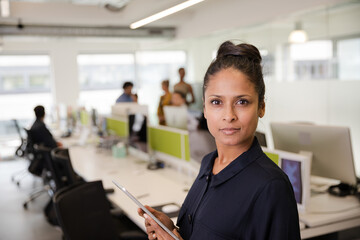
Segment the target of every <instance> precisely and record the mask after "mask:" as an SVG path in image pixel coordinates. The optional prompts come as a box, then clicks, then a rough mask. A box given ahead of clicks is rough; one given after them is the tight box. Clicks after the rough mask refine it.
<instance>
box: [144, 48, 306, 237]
mask: <svg viewBox="0 0 360 240" xmlns="http://www.w3.org/2000/svg"><path fill="white" fill-rule="evenodd" d="M260 64H261V56H260V53H259V51H258V49H257V48H256V47H254V46H252V45H250V44H244V43H243V44H239V45H234V44H233V43H231V42H229V41H227V42H224V43H223V44H222V45H221V46H220V48H219V50H218V53H217V57H216V59H215V60H214V61H213V62H212V63H211V64H210V66H209V68H208V70H207V72H206V74H205V77H204V85H203V99H204V116H205V118H206V120H207V124H208V128H209V131H210V133H211V134H212V135H213V137H214V138H215V142H216V148H217V150H216V151H214V152H212V153H209V154H208V155H206V156H205V157H204V158H203V160H202V163H201V168H200V172H199V175H198V176H197V178H196V179H195V182H194V183H193V185H192V187H191V189H190V191H189V193H188V195H187V197H186V199H185V201H184V203H183V205H182V207H181V210H180V213H179V216H178V222H177V226H178V228H176V227H175V225H174V224H173V222H172V221H171V220H170V219H169V218H168V217H167V216H166V215H165V214H164V213H162V212H158V211H155V210H154V209H152V208H150V207H148V209H149V210H150V211H151V212H152V213H153V214H154V215H155V216H156V217H158V218H159V219H160V220H161V221H162V222H163V223H164V224H165V225H166V226H167V227H168V228H169V229H170V230H172V231H173V232H174V234H176V235H177V236H178V237H179V238H181V239H186V240H189V239H191V240H198V239H207V240H209V239H210V240H211V239H252V240H265V239H274V240H285V239H286V240H293V239H296V240H298V239H300V230H299V217H298V212H297V205H296V200H295V196H294V192H293V189H292V186H291V183H290V181H289V179H288V177H287V176H286V174H285V173H284V172H283V171H282V170H281V169H280V168H279V167H278V166H277V165H276V164H275V163H274V162H272V161H271V160H270V159H269V158H268V157H267V156H266V155H265V154H264V153H263V151H262V149H261V147H260V145H259V142H258V140H257V139H256V137H255V136H254V133H255V130H256V127H257V123H258V118H262V117H263V116H264V114H265V101H264V95H265V85H264V80H263V74H262V70H261V65H260ZM138 213H139V215H141V216H143V217H144V218H145V226H146V230H147V233H148V237H149V239H158V240H162V239H172V238H171V237H170V236H169V235H168V234H167V233H166V232H165V231H163V230H162V229H161V228H160V227H159V225H157V224H156V222H155V221H154V220H152V219H151V218H150V217H149V216H148V215H146V214H144V212H143V211H142V210H141V209H139V210H138Z"/></svg>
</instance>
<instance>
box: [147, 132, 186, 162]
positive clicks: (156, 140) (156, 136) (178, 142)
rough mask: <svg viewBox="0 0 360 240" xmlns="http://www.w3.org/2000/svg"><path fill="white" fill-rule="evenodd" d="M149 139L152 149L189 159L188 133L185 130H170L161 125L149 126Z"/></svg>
mask: <svg viewBox="0 0 360 240" xmlns="http://www.w3.org/2000/svg"><path fill="white" fill-rule="evenodd" d="M182 132H184V133H182ZM149 141H150V146H151V148H152V149H153V150H155V151H159V152H163V153H166V154H168V155H171V156H174V157H176V158H180V159H184V160H186V161H190V149H189V135H188V133H186V131H176V129H174V131H172V130H171V129H170V128H169V129H164V128H162V127H154V126H151V127H149Z"/></svg>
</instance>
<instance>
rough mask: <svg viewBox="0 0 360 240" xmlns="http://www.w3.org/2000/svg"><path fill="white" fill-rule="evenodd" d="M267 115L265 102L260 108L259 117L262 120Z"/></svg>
mask: <svg viewBox="0 0 360 240" xmlns="http://www.w3.org/2000/svg"><path fill="white" fill-rule="evenodd" d="M264 115H265V102H264V101H263V102H262V103H261V105H260V108H259V117H260V118H262V117H263V116H264Z"/></svg>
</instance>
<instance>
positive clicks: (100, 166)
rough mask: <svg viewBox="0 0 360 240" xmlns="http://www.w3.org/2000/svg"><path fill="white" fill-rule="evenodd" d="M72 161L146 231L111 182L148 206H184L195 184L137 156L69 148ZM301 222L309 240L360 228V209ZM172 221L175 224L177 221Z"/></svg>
mask: <svg viewBox="0 0 360 240" xmlns="http://www.w3.org/2000/svg"><path fill="white" fill-rule="evenodd" d="M70 157H71V161H72V164H73V167H74V169H75V170H76V171H77V172H78V174H80V175H81V176H83V177H84V178H85V179H86V180H88V181H94V180H102V182H103V185H104V187H105V188H114V189H115V192H114V193H113V194H109V195H108V197H109V199H110V200H111V201H112V202H114V203H115V204H116V205H117V206H119V207H120V208H121V209H122V210H123V211H124V212H125V213H126V214H127V215H128V217H129V218H130V219H131V220H132V221H133V222H134V223H136V224H137V225H138V226H139V227H141V228H142V229H145V227H144V221H143V219H142V218H141V217H139V216H138V215H137V206H136V204H135V203H133V202H132V201H131V200H130V199H129V198H128V197H127V196H126V195H125V194H124V193H123V192H121V190H119V189H117V188H116V186H115V185H114V184H113V183H112V180H116V181H117V182H118V183H120V184H121V185H123V186H124V187H125V188H127V189H128V191H129V192H130V193H132V194H133V195H134V196H135V197H138V198H139V201H140V202H142V203H143V204H144V205H149V206H155V205H162V204H165V203H176V204H178V205H179V206H181V204H182V203H183V201H184V199H185V197H186V195H187V190H189V188H190V187H191V185H192V183H193V181H194V177H191V176H187V175H185V174H183V173H180V172H178V171H176V170H174V169H171V168H164V169H159V170H152V171H150V170H147V169H146V166H147V164H146V162H144V161H141V160H139V159H138V158H136V157H134V156H127V157H125V158H113V157H112V155H111V152H110V151H109V150H105V149H97V148H95V147H93V146H85V147H84V146H83V147H81V146H74V147H70ZM350 198H351V197H350ZM338 200H340V201H339V203H340V204H347V202H350V203H352V204H353V203H354V201H353V200H354V199H350V200H348V199H340V198H339V199H338ZM347 200H348V201H347ZM318 204H319V203H318ZM324 204H326V202H324ZM299 218H300V221H301V222H300V228H301V238H302V239H306V238H310V237H314V236H319V235H323V234H327V233H331V232H335V231H341V230H344V229H348V228H352V227H356V226H360V207H353V208H350V209H348V210H345V211H338V212H327V213H314V212H313V213H311V212H300V213H299ZM173 220H174V222H176V219H173Z"/></svg>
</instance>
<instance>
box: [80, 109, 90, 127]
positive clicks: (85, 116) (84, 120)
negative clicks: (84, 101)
mask: <svg viewBox="0 0 360 240" xmlns="http://www.w3.org/2000/svg"><path fill="white" fill-rule="evenodd" d="M80 123H81V125H84V126H87V125H88V124H89V113H88V112H87V111H85V110H82V111H81V112H80Z"/></svg>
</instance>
